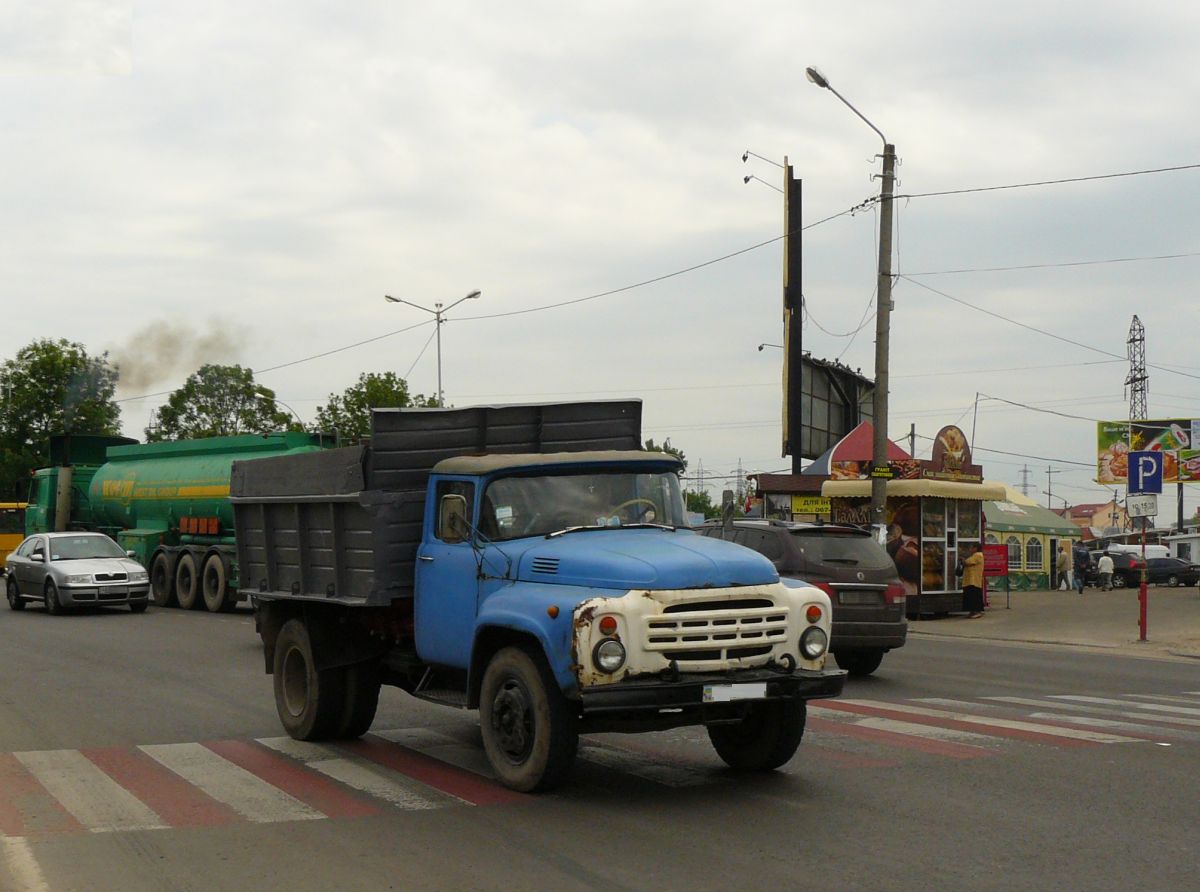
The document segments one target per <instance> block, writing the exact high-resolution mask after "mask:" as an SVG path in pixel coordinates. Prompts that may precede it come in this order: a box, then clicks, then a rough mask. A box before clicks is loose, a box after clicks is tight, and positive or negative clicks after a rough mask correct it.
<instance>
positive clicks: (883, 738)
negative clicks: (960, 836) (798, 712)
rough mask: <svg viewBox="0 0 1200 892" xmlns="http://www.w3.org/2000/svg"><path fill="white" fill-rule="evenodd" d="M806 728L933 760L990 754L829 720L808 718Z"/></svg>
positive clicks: (961, 746)
mask: <svg viewBox="0 0 1200 892" xmlns="http://www.w3.org/2000/svg"><path fill="white" fill-rule="evenodd" d="M821 705H822V706H828V705H829V701H828V700H826V701H825V702H824V703H822V704H821ZM807 724H808V727H810V728H812V729H813V730H814V731H818V732H819V731H825V732H828V733H830V734H845V735H849V736H851V737H861V738H863V739H864V740H873V741H875V742H877V743H886V744H888V745H890V746H901V747H904V748H905V749H912V750H920V751H921V752H923V753H930V754H932V755H935V756H948V757H950V758H951V759H979V758H981V757H983V756H990V755H992V752H991V751H990V750H986V749H984V748H983V747H981V746H972V745H971V744H969V743H953V742H951V741H949V740H930V739H929V738H927V737H914V736H912V735H910V734H901V733H899V732H897V731H884V730H882V729H880V728H864V727H863V726H862V725H855V724H852V723H851V722H837V721H833V720H832V719H818V718H814V717H813V716H809V717H808V722H807Z"/></svg>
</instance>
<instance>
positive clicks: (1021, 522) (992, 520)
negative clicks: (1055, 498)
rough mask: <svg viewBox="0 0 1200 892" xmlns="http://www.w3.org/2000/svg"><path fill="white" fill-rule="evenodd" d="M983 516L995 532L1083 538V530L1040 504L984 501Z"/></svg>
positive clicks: (989, 528)
mask: <svg viewBox="0 0 1200 892" xmlns="http://www.w3.org/2000/svg"><path fill="white" fill-rule="evenodd" d="M983 517H984V521H985V523H986V525H987V528H988V530H990V531H994V532H997V533H1050V534H1051V535H1055V536H1058V537H1060V538H1069V539H1082V538H1083V530H1081V529H1080V528H1079V527H1077V526H1076V525H1075V524H1073V523H1071V521H1069V520H1067V519H1066V518H1064V517H1060V516H1059V515H1057V514H1055V513H1054V512H1053V511H1051V510H1050V509H1049V508H1043V507H1042V506H1041V505H1018V504H1017V503H1016V502H984V503H983Z"/></svg>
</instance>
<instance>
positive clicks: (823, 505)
mask: <svg viewBox="0 0 1200 892" xmlns="http://www.w3.org/2000/svg"><path fill="white" fill-rule="evenodd" d="M832 510H833V509H832V508H831V507H830V502H829V499H827V498H825V497H824V496H792V513H793V514H829V513H830V512H831V511H832Z"/></svg>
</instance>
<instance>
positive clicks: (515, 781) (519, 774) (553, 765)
mask: <svg viewBox="0 0 1200 892" xmlns="http://www.w3.org/2000/svg"><path fill="white" fill-rule="evenodd" d="M479 722H480V725H481V726H482V730H483V747H484V749H485V750H486V751H487V756H488V761H489V762H491V765H492V768H493V769H494V770H495V772H496V774H497V775H498V776H499V778H500V781H501V783H503V784H504V785H505V786H506V787H510V788H512V789H514V790H518V791H520V792H522V793H532V792H534V791H537V790H548V789H550V788H551V787H553V786H555V785H556V784H558V783H559V782H560V781H561V780H562V779H563V776H564V775H565V774H566V773H567V771H568V770H569V769H570V767H571V763H572V762H573V761H574V760H575V751H576V747H577V746H578V742H579V736H578V730H577V728H576V725H575V721H574V718H573V716H572V715H571V711H570V707H569V705H568V704H567V699H566V697H564V696H563V694H562V691H561V690H559V687H558V684H557V683H556V682H555V681H554V677H553V676H552V675H551V674H550V668H549V667H548V666H547V665H546V662H545V660H544V659H543V658H541V656H540V655H539V656H537V657H534V656H532V655H531V654H530V653H528V652H527V651H525V650H523V649H521V648H519V647H506V648H503V649H502V650H500V651H499V652H497V654H496V655H495V656H494V657H492V660H491V662H490V663H488V666H487V669H486V671H485V672H484V673H483V686H482V688H481V689H480V693H479Z"/></svg>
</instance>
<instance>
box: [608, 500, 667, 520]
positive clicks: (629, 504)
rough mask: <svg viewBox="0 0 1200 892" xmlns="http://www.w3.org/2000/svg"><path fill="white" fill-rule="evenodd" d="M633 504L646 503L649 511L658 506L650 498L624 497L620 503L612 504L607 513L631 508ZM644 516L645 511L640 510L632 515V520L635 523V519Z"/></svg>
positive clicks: (655, 509)
mask: <svg viewBox="0 0 1200 892" xmlns="http://www.w3.org/2000/svg"><path fill="white" fill-rule="evenodd" d="M634 505H646V506H647V507H648V508H649V510H651V511H657V510H658V506H657V505H656V504H654V502H652V501H651V500H650V499H626V500H625V501H624V502H622V503H621V504H620V505H614V506H613V507H612V508H611V509H610V510H609V512H608V513H609V514H620V513H621V512H622V511H624V510H625V509H626V508H632V507H633V506H634ZM645 516H646V512H645V511H642V512H641V513H640V514H638V515H636V516H634V518H633V520H634V522H635V523H636V522H637V521H639V520H641V518H643V517H645Z"/></svg>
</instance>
